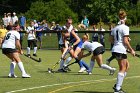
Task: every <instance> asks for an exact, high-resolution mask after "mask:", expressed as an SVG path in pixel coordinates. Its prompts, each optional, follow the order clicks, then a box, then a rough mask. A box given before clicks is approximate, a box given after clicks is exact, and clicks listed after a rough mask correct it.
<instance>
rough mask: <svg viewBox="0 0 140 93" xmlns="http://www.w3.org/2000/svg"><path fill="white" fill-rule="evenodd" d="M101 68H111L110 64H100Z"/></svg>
mask: <svg viewBox="0 0 140 93" xmlns="http://www.w3.org/2000/svg"><path fill="white" fill-rule="evenodd" d="M101 68H103V69H106V70H109V71H110V70H112V67H110V66H108V65H106V64H102V65H101Z"/></svg>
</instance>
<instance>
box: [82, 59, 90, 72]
mask: <svg viewBox="0 0 140 93" xmlns="http://www.w3.org/2000/svg"><path fill="white" fill-rule="evenodd" d="M80 62H82V64H83V66H84V67H85V68H86V69H87V70H89V66H88V65H87V64H86V63H85V62H84V61H83V60H81V61H80Z"/></svg>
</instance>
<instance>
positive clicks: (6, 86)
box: [0, 50, 140, 93]
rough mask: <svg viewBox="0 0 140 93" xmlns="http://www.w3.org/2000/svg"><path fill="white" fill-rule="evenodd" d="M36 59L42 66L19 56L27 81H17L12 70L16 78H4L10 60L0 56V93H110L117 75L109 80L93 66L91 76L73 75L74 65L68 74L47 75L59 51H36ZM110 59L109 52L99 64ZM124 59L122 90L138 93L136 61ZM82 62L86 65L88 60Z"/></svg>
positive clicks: (139, 60) (139, 75)
mask: <svg viewBox="0 0 140 93" xmlns="http://www.w3.org/2000/svg"><path fill="white" fill-rule="evenodd" d="M0 52H1V50H0ZM38 55H39V57H41V58H42V63H37V62H34V61H32V60H30V59H29V58H27V57H25V56H21V58H22V61H23V63H24V67H25V69H26V72H27V73H29V74H30V75H31V76H32V77H31V78H21V73H20V71H19V69H18V67H16V69H15V73H16V75H17V76H18V78H8V77H7V75H8V73H9V64H10V60H9V59H8V58H6V57H5V56H4V55H2V54H1V53H0V93H6V92H7V93H113V89H112V87H113V85H114V83H115V82H116V76H117V72H116V73H115V74H114V75H113V76H109V72H108V71H106V70H102V69H99V68H98V66H97V64H96V65H95V68H94V69H93V73H92V75H87V73H82V74H80V73H77V72H78V70H79V66H78V65H77V64H74V65H72V66H71V67H70V68H71V70H72V71H71V72H68V73H54V74H49V73H48V72H47V69H48V67H52V65H53V64H55V63H56V62H57V61H58V60H59V58H60V51H59V50H39V51H38ZM110 55H111V53H110V51H106V52H105V53H104V56H103V58H104V59H103V60H104V61H105V59H106V58H108V57H109V56H110ZM128 59H129V62H130V66H131V67H130V70H129V73H128V74H127V77H126V79H125V81H124V83H123V89H124V90H125V91H127V93H140V72H139V70H140V68H139V67H140V58H137V57H132V56H131V55H130V54H128ZM73 61H74V60H73ZM84 61H86V62H87V63H88V64H89V61H90V57H87V58H85V59H84ZM111 66H113V67H116V68H117V71H118V65H117V62H116V60H113V61H112V63H111ZM57 69H58V66H57V67H56V70H57Z"/></svg>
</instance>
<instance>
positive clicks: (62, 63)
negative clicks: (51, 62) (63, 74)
mask: <svg viewBox="0 0 140 93" xmlns="http://www.w3.org/2000/svg"><path fill="white" fill-rule="evenodd" d="M63 65H64V60H63V59H62V60H61V62H60V68H59V69H62V68H63Z"/></svg>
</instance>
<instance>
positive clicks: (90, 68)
mask: <svg viewBox="0 0 140 93" xmlns="http://www.w3.org/2000/svg"><path fill="white" fill-rule="evenodd" d="M94 64H95V61H92V60H91V61H90V66H89V70H90V71H91V72H92V69H93V67H94Z"/></svg>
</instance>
